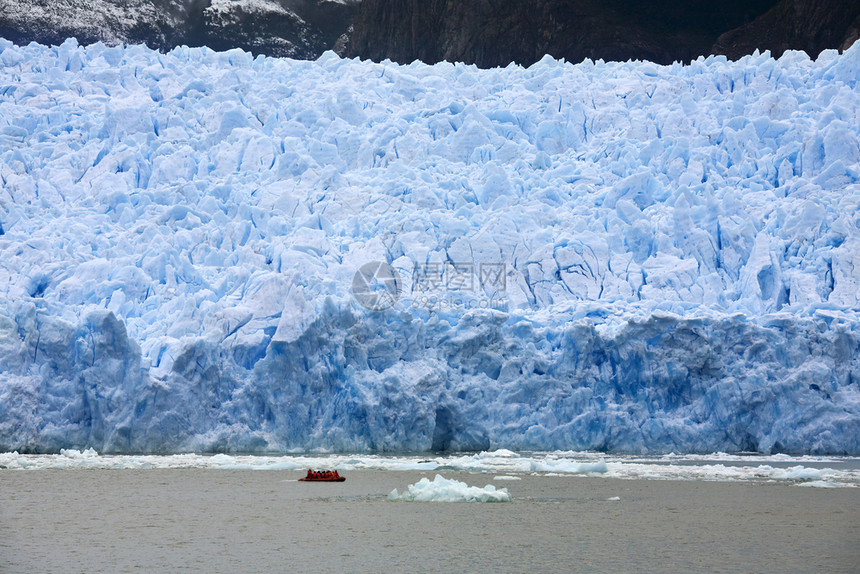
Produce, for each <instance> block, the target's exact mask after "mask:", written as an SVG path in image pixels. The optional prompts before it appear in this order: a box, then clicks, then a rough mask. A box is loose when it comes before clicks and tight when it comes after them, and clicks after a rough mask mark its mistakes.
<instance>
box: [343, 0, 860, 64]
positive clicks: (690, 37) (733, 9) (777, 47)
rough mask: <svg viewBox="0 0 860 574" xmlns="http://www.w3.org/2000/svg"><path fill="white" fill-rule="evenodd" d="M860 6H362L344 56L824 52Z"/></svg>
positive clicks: (432, 2)
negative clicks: (768, 50)
mask: <svg viewBox="0 0 860 574" xmlns="http://www.w3.org/2000/svg"><path fill="white" fill-rule="evenodd" d="M858 6H860V4H858V3H857V2H856V1H854V2H852V0H824V1H818V2H812V1H801V0H783V1H781V2H777V1H775V0H754V1H750V2H743V1H737V0H729V1H725V2H703V1H692V2H670V1H668V0H656V1H643V0H610V1H606V0H578V1H569V0H568V1H563V0H508V1H503V2H499V1H491V0H479V1H476V2H468V3H466V2H453V1H447V0H365V1H364V2H363V3H362V5H361V6H360V7H359V10H358V13H357V15H356V19H355V21H354V26H353V33H352V36H351V37H350V39H349V41H348V42H347V43H346V44H345V46H344V48H343V50H342V53H343V54H345V55H348V56H360V57H362V58H371V59H374V60H382V59H385V58H389V59H392V60H394V61H397V62H400V63H408V62H411V61H413V60H416V59H419V60H422V61H425V62H437V61H440V60H448V61H462V62H467V63H474V64H477V65H478V66H480V67H492V66H505V65H507V64H508V63H510V62H512V61H513V62H517V63H520V64H523V65H529V64H531V63H533V62H535V61H537V60H539V59H540V58H541V57H542V56H543V55H545V54H550V55H552V56H554V57H556V58H565V59H567V60H569V61H573V62H578V61H581V60H583V59H585V58H591V59H598V58H602V59H604V60H629V59H647V60H651V61H654V62H658V63H671V62H673V61H688V60H691V59H694V58H696V57H698V56H700V55H707V54H711V53H722V54H726V55H729V56H731V57H735V58H736V57H740V56H742V55H744V54H748V53H751V52H752V51H753V50H755V49H756V48H759V49H770V50H772V51H773V52H774V53H782V52H783V51H784V50H786V49H802V50H806V51H808V52H810V53H812V54H818V53H819V52H820V51H821V50H822V49H825V48H839V47H846V44H847V45H850V42H849V41H848V40H849V38H856V37H857V35H858V32H857V30H858V29H860V22H858V20H857V12H858ZM851 30H854V32H851ZM852 34H853V36H852Z"/></svg>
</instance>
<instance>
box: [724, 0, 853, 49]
mask: <svg viewBox="0 0 860 574" xmlns="http://www.w3.org/2000/svg"><path fill="white" fill-rule="evenodd" d="M858 38H860V2H858V1H857V0H822V1H819V2H809V1H806V0H782V1H781V2H779V4H777V5H776V6H774V7H773V8H772V9H771V10H768V11H767V12H766V13H764V14H762V15H761V16H760V17H758V18H756V19H755V20H754V21H752V22H750V23H748V24H746V25H744V26H741V27H740V28H737V29H735V30H732V31H730V32H726V33H725V34H723V35H722V36H720V37H719V38H718V39H717V42H716V43H715V44H714V47H713V52H714V53H716V54H725V55H726V56H728V57H730V58H732V59H737V58H740V57H741V56H743V55H744V54H749V53H751V52H752V51H753V50H756V49H759V50H770V51H771V52H772V53H773V55H774V56H780V55H782V53H783V52H785V51H786V50H798V49H802V50H805V51H806V53H807V54H809V55H810V56H812V57H816V56H818V54H820V53H821V51H822V50H826V49H828V48H838V49H841V50H845V49H847V48H849V47H851V45H852V44H854V42H855V41H857V39H858Z"/></svg>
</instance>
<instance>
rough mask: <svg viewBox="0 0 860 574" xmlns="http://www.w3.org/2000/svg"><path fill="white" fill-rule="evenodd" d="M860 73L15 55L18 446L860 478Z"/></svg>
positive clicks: (8, 129) (11, 67)
mask: <svg viewBox="0 0 860 574" xmlns="http://www.w3.org/2000/svg"><path fill="white" fill-rule="evenodd" d="M858 76H860V44H858V45H855V46H854V47H853V48H852V49H850V50H848V51H846V52H845V53H844V54H842V55H839V54H837V53H835V52H824V53H823V54H822V55H821V56H820V57H819V58H818V59H817V60H815V61H812V60H810V59H809V58H808V57H806V56H805V55H804V54H802V53H796V52H789V53H787V54H786V55H784V56H783V57H782V58H780V59H778V60H775V59H772V58H771V57H770V56H769V54H767V53H765V54H755V55H753V56H750V57H746V58H744V59H742V60H740V61H738V62H727V61H726V60H725V59H723V58H719V57H711V58H707V59H699V60H697V61H694V62H692V63H690V64H688V65H681V64H676V65H673V66H657V65H654V64H651V63H648V62H630V63H618V64H615V63H613V64H610V63H604V62H601V61H598V62H591V61H586V62H583V63H581V64H577V65H573V64H570V63H565V62H559V61H555V60H552V59H551V58H545V59H544V60H542V61H540V62H539V63H537V64H535V65H533V66H531V67H529V68H522V67H517V66H510V67H508V68H504V69H494V70H479V69H477V68H475V67H471V66H464V65H460V64H448V63H442V64H438V65H435V66H426V65H423V64H421V63H415V64H412V65H409V66H399V65H395V64H391V63H390V62H383V63H371V62H361V61H350V60H342V59H340V58H338V57H337V56H335V55H333V54H330V53H328V54H325V55H324V56H323V57H322V58H320V59H319V60H318V61H316V62H302V61H290V60H279V59H271V58H264V57H259V58H256V59H254V58H252V57H251V56H250V55H249V54H246V53H244V52H241V51H230V52H224V53H216V52H213V51H211V50H207V49H205V48H200V49H188V48H179V49H176V50H173V51H172V52H170V53H168V54H160V53H158V52H155V51H151V50H148V49H147V48H145V47H143V46H117V47H110V48H109V47H106V46H104V45H101V44H96V45H92V46H89V47H81V46H78V45H77V43H76V42H74V41H72V40H70V41H67V42H66V43H64V44H63V45H61V46H58V47H44V46H39V45H35V44H32V45H29V46H26V47H20V46H15V45H12V44H11V43H9V42H5V41H2V40H0V450H19V451H22V452H24V451H27V452H43V451H47V452H58V451H59V449H62V448H66V449H69V448H75V449H81V450H83V449H85V448H94V449H96V450H97V451H99V452H108V453H110V452H189V451H197V452H214V451H224V452H258V453H262V452H270V453H277V452H286V451H290V450H306V449H324V450H335V451H398V450H419V451H421V450H456V449H464V450H468V449H490V448H511V449H598V450H607V451H615V452H710V451H745V450H755V451H761V452H782V451H785V452H798V453H853V454H858V453H860V327H858V310H860V209H858V207H860V184H858V181H860V147H858V126H860V121H858V107H860V106H858V104H860V96H858ZM368 264H369V267H368ZM361 269H365V270H367V269H370V270H371V272H370V273H369V274H368V273H364V274H362V273H361V272H359V271H360V270H361ZM379 270H384V271H385V273H383V274H381V275H380V274H379V273H377V271H379ZM357 272H359V273H357ZM380 293H381V294H382V295H385V297H382V298H375V296H374V294H380ZM369 295H370V296H369Z"/></svg>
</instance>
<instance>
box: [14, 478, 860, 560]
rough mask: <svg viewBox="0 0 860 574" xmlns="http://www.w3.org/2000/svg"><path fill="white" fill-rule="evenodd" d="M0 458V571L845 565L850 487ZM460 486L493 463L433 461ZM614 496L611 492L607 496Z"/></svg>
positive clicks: (858, 492)
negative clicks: (454, 492) (447, 497)
mask: <svg viewBox="0 0 860 574" xmlns="http://www.w3.org/2000/svg"><path fill="white" fill-rule="evenodd" d="M345 474H347V481H346V482H345V483H325V484H309V483H301V482H297V481H296V480H295V479H297V478H299V477H300V476H301V475H302V473H301V472H298V471H249V470H238V471H234V470H212V469H187V470H183V469H178V470H177V469H174V470H33V471H15V470H0V572H4V573H7V572H8V573H17V572H22V573H23V572H26V573H31V572H64V573H65V572H87V573H92V572H111V573H114V572H133V571H139V572H154V571H171V572H380V571H381V572H391V573H400V572H586V571H588V572H593V571H597V572H857V571H858V564H860V549H858V541H860V512H858V509H860V488H840V489H814V488H803V487H799V486H793V485H784V484H762V483H720V482H698V481H656V480H618V479H609V478H594V477H575V476H570V477H568V476H532V475H526V476H523V477H522V480H519V481H504V482H503V481H496V482H495V483H494V484H495V485H496V486H497V487H506V488H508V489H509V491H510V492H511V494H512V495H513V497H514V502H512V503H497V504H479V503H439V502H436V503H417V502H391V501H388V500H386V495H387V494H388V493H389V492H390V491H391V490H392V489H394V488H398V489H399V490H400V491H402V490H403V489H404V488H405V487H406V486H407V485H409V484H412V483H414V482H417V481H418V480H419V479H420V478H421V477H423V476H428V477H429V478H431V479H432V477H433V475H434V474H435V473H422V472H394V471H351V472H349V473H345ZM442 474H444V475H445V476H446V478H455V479H457V480H461V481H464V482H467V483H468V484H470V485H476V486H484V485H485V484H488V483H492V482H493V475H492V474H470V473H458V472H445V473H442ZM613 497H620V500H609V499H610V498H613Z"/></svg>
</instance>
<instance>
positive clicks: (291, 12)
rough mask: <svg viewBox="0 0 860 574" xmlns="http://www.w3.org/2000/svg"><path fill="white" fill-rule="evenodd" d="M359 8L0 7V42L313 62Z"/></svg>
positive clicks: (143, 0)
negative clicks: (242, 53)
mask: <svg viewBox="0 0 860 574" xmlns="http://www.w3.org/2000/svg"><path fill="white" fill-rule="evenodd" d="M358 1H360V0H337V1H335V0H87V1H84V0H0V37H4V38H6V39H8V40H12V41H13V42H15V43H17V44H27V43H29V42H31V41H35V42H39V43H42V44H61V43H62V42H63V41H64V40H65V39H66V38H69V37H75V38H77V40H78V41H79V42H80V43H81V44H91V43H93V42H98V41H102V42H105V43H106V44H110V45H114V44H118V43H128V44H138V43H144V44H147V45H148V46H150V47H152V48H157V49H160V50H169V49H171V48H173V47H175V46H178V45H182V44H187V45H190V46H202V45H206V46H209V47H211V48H214V49H216V50H227V49H230V48H242V49H244V50H247V51H250V52H253V53H254V54H267V55H270V56H286V57H292V58H301V59H309V58H310V59H313V58H316V57H318V56H319V55H320V54H321V53H322V52H324V51H325V50H327V49H329V48H331V47H332V46H333V45H334V42H335V40H337V38H338V37H339V36H340V35H341V34H343V33H344V32H345V31H346V29H347V27H348V26H349V23H350V22H351V20H352V17H353V15H354V12H355V7H356V5H357V2H358Z"/></svg>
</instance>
